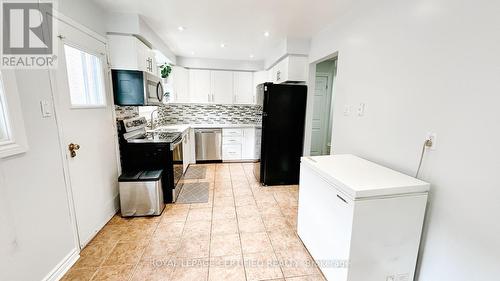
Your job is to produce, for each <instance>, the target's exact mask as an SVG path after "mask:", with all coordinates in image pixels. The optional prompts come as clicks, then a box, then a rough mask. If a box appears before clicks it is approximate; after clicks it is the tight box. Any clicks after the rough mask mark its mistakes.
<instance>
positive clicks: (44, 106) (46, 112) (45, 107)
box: [40, 100, 53, 118]
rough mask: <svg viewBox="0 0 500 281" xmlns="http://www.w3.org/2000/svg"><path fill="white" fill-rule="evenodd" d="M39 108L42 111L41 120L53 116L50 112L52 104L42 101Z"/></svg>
mask: <svg viewBox="0 0 500 281" xmlns="http://www.w3.org/2000/svg"><path fill="white" fill-rule="evenodd" d="M40 108H41V110H42V117H43V118H48V117H51V116H52V114H53V111H52V103H51V102H50V101H47V100H42V101H40Z"/></svg>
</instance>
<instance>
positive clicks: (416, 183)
mask: <svg viewBox="0 0 500 281" xmlns="http://www.w3.org/2000/svg"><path fill="white" fill-rule="evenodd" d="M302 165H307V166H309V167H311V168H312V169H313V170H314V171H316V172H317V173H318V174H319V175H320V176H321V177H323V178H324V179H325V180H326V181H328V182H330V183H331V184H332V185H334V186H335V187H336V188H337V189H339V190H340V191H342V192H343V193H345V194H346V195H348V196H350V197H351V198H352V199H358V198H365V197H378V196H391V195H403V194H411V193H423V192H427V191H429V188H430V184H429V183H426V182H424V181H421V180H419V179H416V178H414V177H410V176H408V175H405V174H403V173H400V172H397V171H394V170H391V169H389V168H386V167H383V166H381V165H378V164H375V163H373V162H370V161H368V160H365V159H363V158H360V157H357V156H354V155H350V154H341V155H328V156H314V157H303V158H302Z"/></svg>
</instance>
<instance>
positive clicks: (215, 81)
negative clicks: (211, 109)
mask: <svg viewBox="0 0 500 281" xmlns="http://www.w3.org/2000/svg"><path fill="white" fill-rule="evenodd" d="M172 73H173V79H172V80H173V82H172V83H173V84H174V85H173V88H174V90H173V91H174V95H173V96H174V98H173V99H171V102H176V103H213V104H255V98H254V90H253V88H254V85H253V83H254V80H253V73H252V72H244V71H226V70H205V69H189V70H187V69H185V68H183V67H180V66H175V67H174V68H173V70H172ZM186 85H187V86H186ZM186 88H187V89H186ZM184 93H186V94H184Z"/></svg>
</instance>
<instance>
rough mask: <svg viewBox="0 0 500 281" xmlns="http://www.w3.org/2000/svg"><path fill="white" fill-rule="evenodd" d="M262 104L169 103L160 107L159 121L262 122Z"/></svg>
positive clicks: (169, 123) (172, 122)
mask: <svg viewBox="0 0 500 281" xmlns="http://www.w3.org/2000/svg"><path fill="white" fill-rule="evenodd" d="M261 122H262V106H259V105H222V104H167V105H162V106H160V107H159V109H158V123H160V124H162V125H174V124H260V123H261Z"/></svg>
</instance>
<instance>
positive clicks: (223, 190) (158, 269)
mask: <svg viewBox="0 0 500 281" xmlns="http://www.w3.org/2000/svg"><path fill="white" fill-rule="evenodd" d="M253 165H254V164H253V163H230V164H227V163H225V164H205V165H203V166H204V167H206V170H207V172H206V175H205V178H204V179H201V180H185V181H186V182H198V181H200V182H209V183H210V191H209V201H208V203H200V204H168V205H167V207H166V208H165V210H164V211H163V214H162V215H161V216H159V217H144V218H131V219H124V218H121V217H120V216H119V215H118V214H117V215H115V216H114V217H113V218H112V219H111V220H110V222H109V223H108V224H107V225H106V226H105V227H104V228H103V229H102V230H101V231H100V232H99V233H98V234H97V236H96V237H95V238H94V239H93V240H92V241H91V242H90V243H89V245H87V247H86V248H84V249H83V250H82V253H81V258H80V259H79V260H78V262H77V263H76V264H75V265H74V266H73V267H72V268H71V270H70V271H69V272H68V273H67V274H66V276H65V277H64V278H63V280H248V281H250V280H294V281H298V280H311V281H312V280H324V279H323V277H322V276H321V273H320V272H319V270H318V269H317V267H316V265H315V264H314V262H313V260H312V259H311V257H310V255H309V254H308V252H307V250H306V249H305V248H304V246H303V244H302V242H301V240H300V239H299V238H298V236H297V234H296V223H297V205H298V186H275V187H262V186H260V184H259V183H258V182H257V181H256V179H255V177H254V175H253V172H252V170H253ZM192 166H193V167H195V166H201V165H192Z"/></svg>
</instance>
